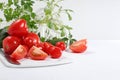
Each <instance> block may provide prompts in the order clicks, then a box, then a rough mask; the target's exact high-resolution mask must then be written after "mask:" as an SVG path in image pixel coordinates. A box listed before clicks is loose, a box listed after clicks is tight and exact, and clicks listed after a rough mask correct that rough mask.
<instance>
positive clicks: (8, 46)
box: [3, 36, 21, 55]
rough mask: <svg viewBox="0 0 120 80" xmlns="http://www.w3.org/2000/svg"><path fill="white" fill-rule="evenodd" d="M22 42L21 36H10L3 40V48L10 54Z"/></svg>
mask: <svg viewBox="0 0 120 80" xmlns="http://www.w3.org/2000/svg"><path fill="white" fill-rule="evenodd" d="M20 44H21V39H20V38H18V37H15V36H8V37H6V38H5V39H4V40H3V49H4V51H5V53H6V54H9V55H10V54H11V53H12V52H13V51H14V50H15V49H16V48H17V47H18V46H19V45H20Z"/></svg>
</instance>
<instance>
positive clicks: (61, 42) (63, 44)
mask: <svg viewBox="0 0 120 80" xmlns="http://www.w3.org/2000/svg"><path fill="white" fill-rule="evenodd" d="M55 46H57V47H59V48H60V49H61V50H62V51H64V50H65V49H66V44H65V42H63V41H60V42H57V43H56V44H55Z"/></svg>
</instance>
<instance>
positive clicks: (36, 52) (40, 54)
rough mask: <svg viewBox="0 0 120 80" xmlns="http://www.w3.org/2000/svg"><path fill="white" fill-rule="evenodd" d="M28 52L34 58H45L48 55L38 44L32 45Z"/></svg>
mask: <svg viewBox="0 0 120 80" xmlns="http://www.w3.org/2000/svg"><path fill="white" fill-rule="evenodd" d="M28 54H29V57H30V58H31V59H33V60H45V59H46V58H47V57H48V54H47V53H45V52H44V51H43V50H41V49H40V48H38V47H36V46H33V47H31V48H30V50H29V52H28Z"/></svg>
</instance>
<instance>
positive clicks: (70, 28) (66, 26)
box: [64, 25, 72, 30]
mask: <svg viewBox="0 0 120 80" xmlns="http://www.w3.org/2000/svg"><path fill="white" fill-rule="evenodd" d="M64 27H65V28H66V29H68V30H72V27H70V26H68V25H65V26H64Z"/></svg>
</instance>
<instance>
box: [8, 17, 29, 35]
mask: <svg viewBox="0 0 120 80" xmlns="http://www.w3.org/2000/svg"><path fill="white" fill-rule="evenodd" d="M8 34H9V35H11V36H17V37H22V36H24V35H27V34H28V27H27V23H26V21H25V20H24V19H19V20H16V21H14V22H13V23H12V24H11V25H10V26H9V28H8Z"/></svg>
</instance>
